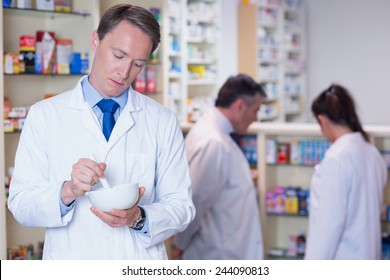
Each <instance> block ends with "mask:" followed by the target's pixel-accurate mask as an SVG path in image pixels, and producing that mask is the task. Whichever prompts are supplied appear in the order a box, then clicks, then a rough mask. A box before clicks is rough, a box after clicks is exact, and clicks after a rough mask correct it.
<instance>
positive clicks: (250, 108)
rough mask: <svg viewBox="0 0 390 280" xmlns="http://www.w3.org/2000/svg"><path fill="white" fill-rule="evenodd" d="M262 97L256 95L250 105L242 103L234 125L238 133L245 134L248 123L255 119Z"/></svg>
mask: <svg viewBox="0 0 390 280" xmlns="http://www.w3.org/2000/svg"><path fill="white" fill-rule="evenodd" d="M261 102H262V97H261V96H260V95H256V97H255V100H254V102H253V103H251V104H250V105H246V104H245V103H244V105H243V109H242V110H241V112H240V114H239V117H238V121H237V122H236V125H235V127H234V128H235V131H236V132H237V133H239V134H245V132H246V131H247V129H248V127H249V125H250V124H251V123H253V122H254V121H256V120H257V112H258V111H259V109H260V106H261Z"/></svg>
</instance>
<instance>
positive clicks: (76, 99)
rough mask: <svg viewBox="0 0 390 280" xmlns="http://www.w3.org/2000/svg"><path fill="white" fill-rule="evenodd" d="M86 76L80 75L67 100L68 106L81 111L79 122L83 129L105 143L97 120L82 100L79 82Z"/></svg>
mask: <svg viewBox="0 0 390 280" xmlns="http://www.w3.org/2000/svg"><path fill="white" fill-rule="evenodd" d="M86 78H87V76H84V77H82V78H81V79H80V80H79V82H78V83H77V85H76V86H75V88H74V89H73V94H72V96H71V98H70V100H69V106H70V107H72V108H74V109H76V110H81V111H82V117H81V122H82V124H83V126H84V127H85V129H86V130H88V131H89V132H91V133H92V134H93V135H94V136H95V137H96V139H97V140H98V141H99V142H100V144H105V143H106V138H104V134H103V132H102V130H101V127H100V124H99V121H98V119H97V118H96V115H95V114H94V113H93V111H92V109H91V108H90V107H89V105H88V103H87V102H86V101H85V100H84V96H83V90H82V86H81V82H82V80H83V79H86Z"/></svg>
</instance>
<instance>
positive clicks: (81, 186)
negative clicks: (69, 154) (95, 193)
mask: <svg viewBox="0 0 390 280" xmlns="http://www.w3.org/2000/svg"><path fill="white" fill-rule="evenodd" d="M105 169H106V164H105V163H99V164H98V163H96V162H95V161H93V160H91V159H88V158H81V159H79V161H78V162H77V163H75V164H74V165H73V166H72V172H71V178H72V180H71V181H66V182H65V183H64V185H63V186H62V191H61V199H62V202H63V203H64V204H65V205H69V204H70V203H72V202H73V201H74V200H75V199H76V198H77V197H79V196H82V195H85V193H86V192H88V191H90V190H91V189H92V186H93V185H94V184H96V183H97V182H99V178H104V170H105Z"/></svg>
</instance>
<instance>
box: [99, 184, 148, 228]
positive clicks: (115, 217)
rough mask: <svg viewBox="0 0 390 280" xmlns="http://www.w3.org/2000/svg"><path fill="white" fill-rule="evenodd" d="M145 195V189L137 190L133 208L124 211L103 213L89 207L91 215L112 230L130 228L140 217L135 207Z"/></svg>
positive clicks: (115, 210) (139, 212)
mask: <svg viewBox="0 0 390 280" xmlns="http://www.w3.org/2000/svg"><path fill="white" fill-rule="evenodd" d="M144 193H145V188H144V187H140V188H139V196H138V200H137V202H136V203H135V204H134V206H133V207H131V208H129V209H125V210H118V209H114V210H112V211H111V212H110V213H107V212H103V211H102V210H100V209H98V208H96V207H91V211H92V213H94V214H95V215H96V216H97V217H98V218H99V219H100V220H102V221H103V222H104V223H106V224H107V225H109V226H110V227H113V228H119V227H123V226H128V227H131V226H133V224H134V221H135V220H137V219H138V218H139V217H140V216H141V210H140V209H139V208H138V207H137V206H138V203H139V201H140V199H141V197H142V196H143V195H144Z"/></svg>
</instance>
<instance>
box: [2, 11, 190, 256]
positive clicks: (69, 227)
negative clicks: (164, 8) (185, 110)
mask: <svg viewBox="0 0 390 280" xmlns="http://www.w3.org/2000/svg"><path fill="white" fill-rule="evenodd" d="M159 41H160V30H159V24H158V22H157V21H156V20H155V18H154V16H153V15H152V14H151V13H150V12H149V11H147V10H145V9H143V8H140V7H136V6H132V5H125V4H123V5H117V6H114V7H112V8H110V9H109V10H108V11H107V12H106V13H105V14H104V16H103V17H102V19H101V21H100V24H99V27H98V29H97V31H94V32H93V34H92V39H91V46H92V49H93V51H94V52H95V57H94V61H93V65H92V68H91V72H90V74H89V76H85V77H83V78H82V79H81V80H80V81H79V83H78V84H77V85H76V87H75V88H74V89H73V90H70V91H68V92H65V93H63V94H60V95H58V96H56V97H53V98H50V99H47V100H44V101H41V102H38V103H37V104H35V105H33V106H32V107H31V109H30V112H29V114H28V117H27V120H26V123H25V126H24V129H23V132H22V135H21V139H20V143H19V146H18V150H17V154H16V159H15V169H14V173H13V178H12V182H11V187H10V196H9V209H10V210H11V211H12V213H13V215H14V217H15V218H16V220H17V221H18V222H19V223H21V224H23V225H25V226H37V227H45V228H46V235H45V245H44V252H43V258H44V259H166V258H167V254H166V250H165V246H164V240H166V239H167V238H169V237H170V236H172V235H174V234H175V233H177V232H179V231H182V230H184V229H185V228H186V227H187V226H188V224H189V223H190V222H191V221H192V219H193V217H194V215H195V209H194V205H193V203H192V200H191V189H190V177H189V172H188V165H187V159H186V155H185V151H184V142H183V136H182V132H181V129H180V126H179V125H178V121H177V118H176V116H175V115H174V114H173V113H172V112H171V111H169V110H167V109H165V108H163V107H162V106H161V105H159V104H158V103H156V102H154V101H153V100H151V99H149V98H147V97H145V96H143V95H141V94H139V93H137V92H135V91H134V90H133V89H132V88H131V84H132V82H133V81H134V79H135V78H136V76H137V75H138V74H139V73H140V71H141V70H142V68H143V67H144V65H145V63H146V61H147V58H148V56H149V54H150V53H152V52H153V51H154V50H155V49H156V48H157V46H158V44H159ZM102 99H111V100H113V101H115V102H116V103H117V105H116V108H117V109H116V111H115V112H114V119H115V121H116V123H115V126H114V127H113V130H112V132H111V135H106V134H103V132H102V125H103V127H104V124H102V123H103V121H104V118H103V112H102V111H101V110H100V107H99V106H98V103H99V101H101V100H102ZM91 155H95V157H96V159H97V161H96V162H95V160H93V159H91ZM104 177H106V178H107V180H108V181H109V182H110V183H111V185H116V184H121V183H127V182H138V183H139V185H140V186H142V187H141V188H140V197H141V198H140V200H139V202H138V204H137V205H135V206H133V207H131V208H130V209H126V210H112V211H111V212H110V213H105V212H103V211H101V210H99V209H97V208H95V207H92V206H91V203H90V201H89V199H88V198H87V197H86V196H85V193H86V192H88V191H91V190H92V189H94V188H98V187H99V185H100V184H99V183H98V182H99V178H104Z"/></svg>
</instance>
